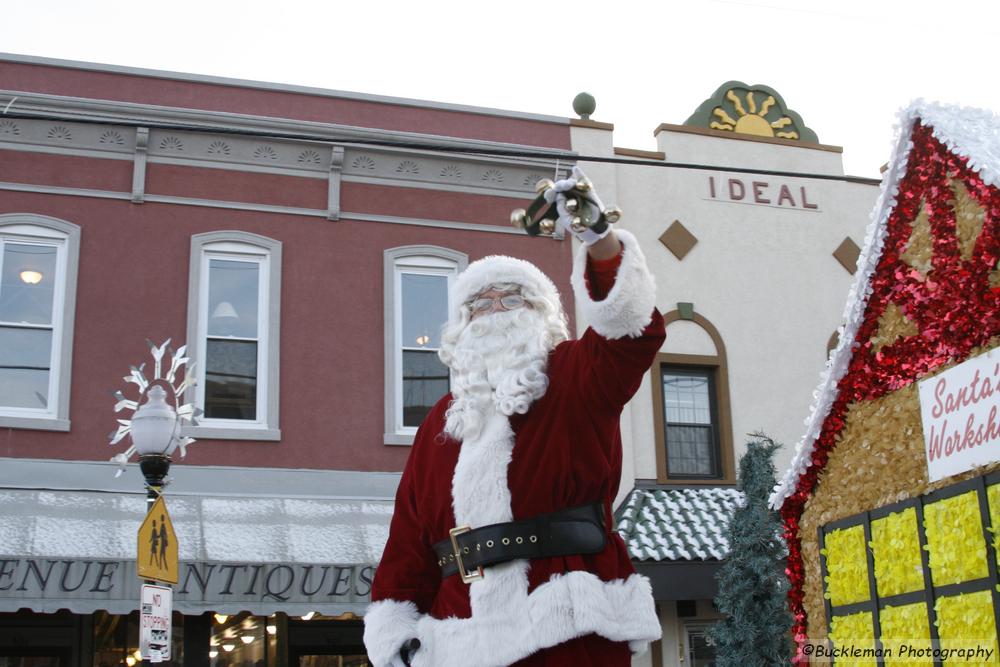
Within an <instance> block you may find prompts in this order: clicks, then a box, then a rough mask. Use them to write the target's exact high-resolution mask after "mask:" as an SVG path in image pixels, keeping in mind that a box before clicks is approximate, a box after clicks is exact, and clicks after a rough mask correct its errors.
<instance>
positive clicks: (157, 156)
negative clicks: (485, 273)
mask: <svg viewBox="0 0 1000 667" xmlns="http://www.w3.org/2000/svg"><path fill="white" fill-rule="evenodd" d="M0 99H3V93H0ZM90 102H92V101H90ZM17 104H18V108H19V109H20V110H21V111H22V112H24V109H23V106H28V104H27V103H26V102H25V101H24V100H23V99H21V98H18V101H17ZM109 104H111V105H112V106H114V107H118V106H119V105H118V103H109ZM30 106H31V107H32V108H31V111H34V112H39V113H52V112H54V111H57V112H59V113H60V114H66V113H67V111H68V109H66V108H62V107H60V108H58V109H52V108H38V105H37V104H34V103H32V104H31V105H30ZM84 111H85V110H79V109H78V110H77V111H76V113H78V114H79V115H80V117H81V118H82V117H83V115H84ZM71 113H72V112H71ZM164 113H165V112H162V110H161V111H158V112H157V113H155V114H149V115H144V114H138V115H139V116H140V118H139V119H138V120H139V121H150V122H160V123H162V122H164V121H169V122H171V123H174V124H183V125H201V124H203V123H201V122H199V118H200V117H201V115H202V112H194V116H197V117H198V118H195V117H192V116H189V115H187V114H186V112H183V111H177V110H175V111H174V112H173V113H172V114H168V116H169V117H166V116H164ZM101 116H102V118H103V119H105V120H107V121H108V124H107V125H105V124H103V123H99V124H91V123H74V122H72V121H63V120H39V119H25V118H7V119H3V120H2V121H0V148H2V149H9V150H24V151H34V152H45V153H57V154H65V155H77V156H86V157H97V158H110V159H135V160H136V163H137V167H140V169H141V168H142V167H144V164H140V163H149V164H157V163H159V164H175V165H184V166H193V167H204V168H214V169H228V170H233V171H247V172H263V173H273V174H278V175H284V176H299V177H306V178H317V179H320V178H322V179H329V178H330V177H331V173H332V172H336V173H338V174H340V175H341V176H342V177H343V179H344V180H346V181H354V182H373V183H380V184H388V185H404V186H406V187H417V188H421V187H423V188H429V189H436V190H448V191H458V192H472V193H476V194H487V195H492V196H505V197H515V198H525V197H529V196H531V195H533V194H534V186H535V183H536V182H538V180H539V179H541V178H544V177H552V175H553V174H554V172H555V169H556V163H555V161H554V160H551V159H548V158H521V157H487V156H470V155H466V154H452V155H447V154H442V153H439V152H435V151H432V150H418V149H411V148H397V147H386V146H375V145H370V146H356V145H349V146H345V147H342V146H335V150H331V145H330V144H331V143H333V144H336V139H334V134H335V131H334V130H335V129H336V126H326V129H327V130H328V131H327V132H320V133H319V135H320V136H322V135H324V134H329V135H330V136H331V139H330V143H325V142H318V141H313V142H308V141H299V140H293V139H280V138H274V139H272V138H269V137H254V136H246V135H240V134H234V133H232V132H231V129H230V128H225V129H230V131H229V132H224V131H222V130H223V127H222V126H221V123H222V122H224V121H226V120H228V118H229V115H225V114H224V115H222V116H221V117H219V118H217V119H216V120H217V121H218V123H219V124H218V125H217V126H216V128H215V129H218V130H219V132H212V131H211V129H212V128H210V127H209V128H208V129H207V131H204V132H202V131H184V130H172V129H157V128H155V127H154V128H150V129H148V130H145V129H144V128H136V127H130V126H127V125H122V124H120V123H122V121H132V122H135V121H136V117H135V116H136V114H134V113H132V114H129V113H127V110H125V109H118V108H114V109H111V108H109V109H105V110H104V111H103V112H101ZM116 120H117V121H118V123H119V124H115V121H116ZM259 120H260V124H259V125H257V126H252V127H251V126H245V128H244V129H248V130H252V131H255V132H262V131H267V129H268V128H270V129H272V130H274V131H280V132H288V131H289V129H290V128H289V127H288V126H287V125H286V124H285V123H284V122H279V123H278V124H279V125H280V127H271V125H272V119H259ZM306 129H307V131H308V132H310V133H312V132H314V130H315V128H312V127H310V128H306ZM294 131H295V132H302V131H303V128H302V127H301V125H296V126H295V128H294ZM145 132H148V137H145V136H144V133H145ZM340 138H341V139H344V137H342V136H341V137H340ZM392 138H393V137H386V136H385V134H384V133H380V134H379V141H380V142H384V141H386V140H387V139H389V140H391V139H392ZM396 138H397V139H399V140H400V141H401V142H403V143H422V144H423V143H428V142H431V141H432V139H431V138H428V137H414V136H412V135H407V136H405V137H401V136H398V133H397V136H396ZM369 139H372V140H374V136H371V137H369ZM433 142H434V143H441V145H442V148H444V149H445V150H447V148H449V147H452V148H454V147H457V148H462V149H463V150H469V149H475V148H484V149H486V148H494V149H495V148H504V149H510V150H522V149H523V148H524V147H522V146H511V145H506V144H502V145H501V144H489V145H486V143H485V142H473V144H469V143H468V142H464V141H462V142H458V141H452V140H445V141H444V142H439V141H437V139H434V141H433ZM338 150H339V151H340V152H338ZM334 156H337V157H338V158H341V159H342V162H341V163H340V164H339V165H338V164H335V160H334ZM136 186H137V189H136V192H135V193H134V195H135V196H136V197H138V201H141V199H142V193H141V183H137V184H136ZM138 201H137V203H138ZM333 213H334V211H333V210H332V209H331V214H333Z"/></svg>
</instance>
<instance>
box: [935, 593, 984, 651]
mask: <svg viewBox="0 0 1000 667" xmlns="http://www.w3.org/2000/svg"><path fill="white" fill-rule="evenodd" d="M934 609H935V611H937V617H938V621H937V626H938V636H939V637H940V638H941V648H942V650H948V651H954V650H957V649H963V648H964V649H966V653H967V655H965V656H964V657H963V656H957V655H953V656H950V657H949V658H948V661H947V662H946V663H945V664H948V665H951V664H956V663H960V664H977V665H982V664H996V663H997V631H996V622H995V621H994V620H993V595H992V593H991V592H990V591H988V590H987V591H978V592H976V593H966V594H965V595H953V596H948V597H942V598H938V599H937V601H936V602H935V603H934Z"/></svg>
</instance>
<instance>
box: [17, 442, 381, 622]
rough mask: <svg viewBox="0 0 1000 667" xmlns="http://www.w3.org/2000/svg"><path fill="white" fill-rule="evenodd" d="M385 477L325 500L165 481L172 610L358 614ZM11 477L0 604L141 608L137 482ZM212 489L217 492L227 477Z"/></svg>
mask: <svg viewBox="0 0 1000 667" xmlns="http://www.w3.org/2000/svg"><path fill="white" fill-rule="evenodd" d="M8 461H10V460H8ZM5 463H7V462H5ZM21 465H24V464H21ZM0 467H2V466H0ZM213 472H215V473H216V476H217V477H218V476H219V471H218V470H215V471H213ZM302 472H303V474H302V475H301V477H302V478H304V479H306V478H308V477H309V475H308V474H306V471H302ZM294 473H295V471H286V472H285V474H290V475H292V476H293V478H294ZM367 474H368V475H379V473H367ZM352 475H353V476H364V475H366V473H353V474H352ZM0 476H2V475H0ZM223 476H224V475H223ZM392 477H393V476H390V477H389V479H388V480H375V482H376V484H375V485H374V486H375V487H377V486H379V485H380V484H381V486H382V487H385V488H375V489H374V490H375V491H376V492H377V495H376V494H371V495H373V496H374V497H367V498H366V497H361V496H360V494H358V495H354V494H348V495H347V496H346V497H345V496H342V495H338V496H334V495H333V494H335V493H336V489H329V490H328V491H327V493H328V494H330V495H328V496H327V497H308V496H305V495H293V494H296V493H297V492H298V493H301V492H302V486H308V484H303V485H301V486H300V487H298V488H296V487H294V486H289V487H288V493H287V494H286V496H285V497H281V496H276V495H274V494H265V495H245V496H243V497H239V496H236V497H234V496H223V495H207V494H198V493H194V492H192V491H191V489H187V490H184V489H183V488H182V489H181V493H178V494H176V495H171V493H170V489H169V488H168V489H167V493H166V494H165V495H164V499H165V501H166V503H167V507H168V511H169V513H170V516H171V519H172V523H173V527H174V530H175V532H176V536H177V544H178V547H179V557H180V568H179V581H178V583H177V584H176V585H175V586H174V609H175V610H177V611H180V612H182V613H186V614H200V613H203V612H205V611H215V612H220V613H228V614H232V613H237V612H240V611H249V612H252V613H254V614H262V615H263V614H272V613H275V612H277V611H283V612H286V613H288V614H291V615H303V614H306V613H308V612H310V611H316V612H319V613H322V614H329V615H339V614H343V613H345V612H354V613H358V614H360V613H362V612H363V610H364V607H365V606H366V605H367V603H368V600H369V594H370V590H371V580H372V577H373V575H374V569H375V565H376V564H377V563H378V560H379V558H380V557H381V554H382V549H383V547H384V545H385V541H386V539H387V537H388V530H389V520H390V519H391V517H392V511H393V504H392V500H391V499H390V498H391V496H390V497H389V498H387V497H385V495H388V494H387V492H388V491H389V489H390V487H392V486H394V484H393V482H394V481H395V480H398V476H394V477H395V480H393V479H392ZM2 481H3V480H0V482H2ZM133 481H134V480H133ZM363 481H364V480H355V479H353V477H352V478H351V479H350V480H349V482H350V483H349V484H348V486H350V487H361V488H363V486H364V485H363V484H362V483H359V482H363ZM369 481H371V480H369ZM4 486H6V488H4ZM12 486H13V485H9V484H8V485H0V611H17V610H18V609H21V608H29V609H33V610H35V611H39V612H51V611H55V610H57V609H69V610H70V611H73V612H76V613H89V612H93V611H96V610H99V609H103V610H107V611H109V612H112V613H127V612H129V611H132V610H134V609H136V608H137V607H138V601H139V587H140V585H141V583H142V580H140V579H139V578H138V577H137V575H136V562H135V560H136V551H137V533H138V529H139V526H140V524H141V523H142V521H143V519H144V518H145V516H146V497H145V494H144V493H142V492H141V486H140V485H139V484H134V486H136V487H139V488H136V490H135V492H125V491H120V490H112V491H95V490H71V489H58V488H57V489H39V488H11V487H12ZM218 486H219V487H220V488H221V489H222V491H223V492H225V491H226V487H227V483H226V482H220V483H219V484H218ZM340 486H341V488H343V487H344V485H340ZM368 488H369V489H371V488H372V485H369V487H368ZM249 490H250V489H245V491H249ZM352 496H353V497H352ZM379 496H382V497H379Z"/></svg>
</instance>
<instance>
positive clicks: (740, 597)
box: [710, 436, 792, 667]
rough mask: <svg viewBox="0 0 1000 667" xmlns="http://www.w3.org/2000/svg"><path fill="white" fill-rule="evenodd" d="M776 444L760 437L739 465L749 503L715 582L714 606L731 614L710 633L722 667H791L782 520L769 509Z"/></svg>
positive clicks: (735, 523) (738, 513)
mask: <svg viewBox="0 0 1000 667" xmlns="http://www.w3.org/2000/svg"><path fill="white" fill-rule="evenodd" d="M777 448H778V445H777V444H775V443H774V442H773V441H772V440H771V439H769V438H767V437H764V436H759V437H758V439H757V440H754V441H752V442H750V443H748V445H747V451H746V454H744V455H743V458H742V459H740V471H739V484H740V486H741V487H742V491H743V494H744V497H745V502H744V503H743V504H742V505H741V506H739V507H737V508H736V510H735V511H734V512H733V516H732V518H731V519H730V521H729V527H728V530H727V531H726V532H727V539H728V540H729V555H728V556H727V558H726V560H725V562H724V563H723V564H722V567H721V568H720V570H719V572H718V574H717V575H716V580H717V581H718V583H719V593H718V595H717V596H716V598H715V605H716V607H717V608H718V609H719V611H720V612H721V613H723V614H726V618H725V619H724V620H721V621H719V622H718V623H716V624H715V625H714V626H713V627H712V628H711V630H710V635H711V638H712V642H713V643H714V644H715V655H716V661H715V664H716V665H718V667H776V666H778V665H788V664H790V663H791V655H792V641H791V634H790V630H791V627H792V616H791V614H790V613H789V611H788V599H787V595H788V578H787V577H786V575H785V553H786V552H785V545H784V542H783V541H782V539H781V519H780V517H779V516H778V513H777V512H775V511H774V510H772V509H771V508H770V507H768V504H767V499H768V496H769V495H770V494H771V491H772V490H773V489H774V485H775V471H774V461H773V460H772V459H773V456H774V451H775V450H776V449H777Z"/></svg>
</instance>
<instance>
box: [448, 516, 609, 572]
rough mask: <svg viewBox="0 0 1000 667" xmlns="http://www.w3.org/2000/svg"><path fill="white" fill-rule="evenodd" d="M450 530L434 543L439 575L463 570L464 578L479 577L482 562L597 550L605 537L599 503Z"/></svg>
mask: <svg viewBox="0 0 1000 667" xmlns="http://www.w3.org/2000/svg"><path fill="white" fill-rule="evenodd" d="M449 533H450V535H451V537H450V538H449V539H447V540H441V541H440V542H438V543H437V544H435V545H434V547H433V548H434V553H435V554H437V557H438V565H439V566H440V567H441V576H442V577H448V576H451V575H453V574H461V576H462V581H463V582H465V583H469V582H471V581H475V580H476V579H479V578H481V577H482V576H483V568H484V567H487V566H489V565H495V564H497V563H504V562H506V561H509V560H514V559H517V558H550V557H554V556H573V555H578V554H595V553H600V552H601V551H603V550H604V547H605V545H606V544H607V537H608V536H607V529H606V527H605V525H604V505H603V504H602V503H591V504H590V505H581V506H579V507H571V508H569V509H565V510H560V511H558V512H550V513H548V514H539V515H538V516H534V517H532V518H530V519H521V520H520V521H511V522H508V523H497V524H493V525H490V526H482V527H481V528H475V529H472V528H469V527H468V526H456V527H455V528H452V529H451V530H450V531H449Z"/></svg>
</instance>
